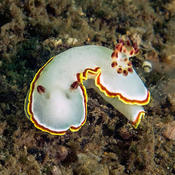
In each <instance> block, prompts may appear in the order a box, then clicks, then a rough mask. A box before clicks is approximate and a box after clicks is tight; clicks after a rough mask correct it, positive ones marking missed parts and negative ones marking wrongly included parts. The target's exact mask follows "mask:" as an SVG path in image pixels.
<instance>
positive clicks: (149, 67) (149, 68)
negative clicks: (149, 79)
mask: <svg viewBox="0 0 175 175" xmlns="http://www.w3.org/2000/svg"><path fill="white" fill-rule="evenodd" d="M142 67H143V69H144V71H145V72H146V73H150V72H151V71H152V64H151V62H150V61H144V62H143V64H142Z"/></svg>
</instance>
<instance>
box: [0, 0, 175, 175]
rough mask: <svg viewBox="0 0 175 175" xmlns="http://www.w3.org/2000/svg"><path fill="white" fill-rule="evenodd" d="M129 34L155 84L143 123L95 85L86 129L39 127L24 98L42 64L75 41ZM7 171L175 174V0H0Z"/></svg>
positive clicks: (0, 91) (0, 105)
mask: <svg viewBox="0 0 175 175" xmlns="http://www.w3.org/2000/svg"><path fill="white" fill-rule="evenodd" d="M121 37H128V38H130V39H131V40H136V41H137V42H138V44H139V46H140V50H141V54H140V55H139V56H138V57H134V58H133V59H132V61H133V65H134V66H135V69H136V71H137V72H138V74H139V75H140V77H141V78H142V80H143V81H144V83H145V85H146V86H147V87H148V89H149V91H150V92H151V102H150V103H149V104H148V105H146V106H145V110H146V112H147V114H146V117H145V118H144V119H143V120H142V122H141V124H140V125H139V127H138V129H134V128H133V127H132V126H131V124H130V123H129V122H128V120H127V119H126V118H125V117H124V116H123V115H122V114H120V113H119V112H118V111H117V110H116V109H114V108H113V107H112V106H111V105H109V104H107V103H106V102H104V100H103V99H102V98H101V97H100V96H98V95H97V94H96V92H94V91H93V90H89V91H88V94H89V101H88V117H87V122H86V124H85V125H84V126H83V127H82V128H81V129H80V130H79V131H78V132H74V133H71V132H68V133H67V134H66V135H64V136H53V135H49V134H47V133H45V132H42V131H40V130H38V129H36V128H35V127H34V126H33V124H32V123H31V122H30V121H29V120H28V119H27V117H26V116H25V114H24V110H23V106H24V99H25V96H26V94H27V90H28V88H29V85H30V82H31V81H32V79H33V77H34V75H35V73H36V72H37V70H38V69H39V68H40V67H41V66H42V65H43V64H44V63H45V62H46V61H47V60H48V59H49V58H50V57H51V56H53V55H56V54H58V53H60V52H62V51H64V50H66V49H68V48H71V47H74V46H80V45H87V44H95V45H102V46H106V47H108V48H114V45H115V44H116V40H118V39H120V38H121ZM145 60H147V61H150V62H151V63H152V71H151V70H147V69H144V67H143V63H144V61H145ZM0 174H1V175H40V174H42V175H127V174H130V175H172V174H175V0H166V1H165V0H139V1H137V0H23V1H21V0H0Z"/></svg>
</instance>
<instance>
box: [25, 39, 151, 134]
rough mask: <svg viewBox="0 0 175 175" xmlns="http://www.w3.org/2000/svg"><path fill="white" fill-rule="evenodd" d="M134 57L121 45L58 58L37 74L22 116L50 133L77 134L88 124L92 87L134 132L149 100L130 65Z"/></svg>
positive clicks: (87, 48) (82, 50)
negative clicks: (25, 116)
mask: <svg viewBox="0 0 175 175" xmlns="http://www.w3.org/2000/svg"><path fill="white" fill-rule="evenodd" d="M137 52H138V49H137V48H133V47H131V46H129V45H128V44H127V42H123V41H121V42H120V43H118V44H117V45H116V48H115V50H114V51H113V50H111V49H108V48H106V47H102V46H94V45H88V46H81V47H74V48H71V49H68V50H67V51H65V52H63V53H61V54H58V55H57V56H55V57H54V58H51V59H50V60H49V61H48V62H47V63H46V64H45V65H44V66H43V67H42V68H41V69H40V70H39V71H38V72H37V73H36V75H35V77H34V79H33V81H32V83H31V85H30V89H29V92H28V95H27V97H26V100H25V112H26V115H27V116H28V118H29V119H30V120H31V121H32V122H33V123H34V125H35V127H37V128H39V129H41V130H43V131H46V132H49V133H51V134H55V135H63V134H65V133H66V131H67V130H68V129H70V130H71V131H77V130H79V129H80V128H81V126H82V125H83V124H84V123H85V122H86V116H87V93H86V88H91V87H92V88H94V89H95V90H96V91H97V92H98V93H99V94H100V95H101V96H102V97H103V98H104V99H105V100H106V101H108V102H109V103H111V104H112V105H113V106H114V107H115V108H116V109H117V110H119V111H120V112H121V113H123V114H124V115H125V116H126V117H127V118H128V120H130V121H131V122H132V124H133V125H134V126H135V127H137V126H138V124H139V123H140V120H141V118H142V116H144V114H145V112H144V109H143V107H142V106H141V105H145V104H147V103H148V102H149V100H150V93H149V92H148V90H147V89H146V87H145V86H144V84H143V82H142V81H141V79H140V78H139V76H138V75H137V73H136V72H135V70H134V69H133V67H132V64H131V62H130V61H129V57H131V56H134V55H135V54H136V53H137ZM92 80H94V81H92ZM85 86H86V88H85Z"/></svg>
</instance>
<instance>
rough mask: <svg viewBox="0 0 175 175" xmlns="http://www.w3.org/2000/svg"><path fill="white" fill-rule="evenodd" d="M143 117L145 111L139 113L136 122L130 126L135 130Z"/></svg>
mask: <svg viewBox="0 0 175 175" xmlns="http://www.w3.org/2000/svg"><path fill="white" fill-rule="evenodd" d="M144 116H145V111H140V112H139V114H138V116H137V118H136V120H135V121H134V122H132V125H133V126H134V128H137V127H138V126H139V124H140V122H141V119H142V118H143V117H144Z"/></svg>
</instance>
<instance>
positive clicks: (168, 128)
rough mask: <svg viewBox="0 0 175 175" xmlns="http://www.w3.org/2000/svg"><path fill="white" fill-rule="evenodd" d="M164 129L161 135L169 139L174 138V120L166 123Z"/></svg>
mask: <svg viewBox="0 0 175 175" xmlns="http://www.w3.org/2000/svg"><path fill="white" fill-rule="evenodd" d="M164 129H165V130H164V131H163V133H162V134H163V136H164V137H166V138H168V139H170V140H175V121H173V122H169V123H167V124H166V125H165V127H164Z"/></svg>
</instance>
